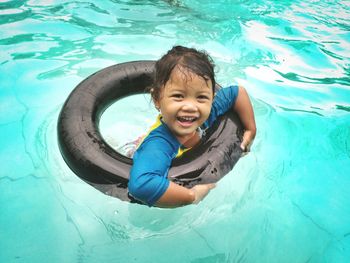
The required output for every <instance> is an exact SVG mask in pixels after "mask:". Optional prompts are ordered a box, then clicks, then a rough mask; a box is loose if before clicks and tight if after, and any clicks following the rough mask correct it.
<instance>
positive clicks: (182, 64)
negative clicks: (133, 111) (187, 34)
mask: <svg viewBox="0 0 350 263" xmlns="http://www.w3.org/2000/svg"><path fill="white" fill-rule="evenodd" d="M176 67H179V68H181V69H184V70H188V71H189V72H191V73H194V74H196V75H198V76H200V77H202V78H203V79H204V80H205V81H206V82H208V81H211V84H212V88H213V94H214V92H215V76H214V63H213V60H212V58H211V57H210V56H209V55H208V54H207V53H206V52H205V51H198V50H196V49H194V48H187V47H183V46H174V47H173V48H172V49H171V50H169V51H168V53H166V54H165V55H164V56H163V57H161V58H160V59H159V60H158V61H157V62H156V66H155V76H154V85H153V87H152V92H151V93H152V98H153V99H154V100H158V99H159V94H160V91H161V89H162V88H163V87H164V85H165V84H166V83H167V81H168V80H169V78H170V75H171V73H172V71H173V69H175V68H176Z"/></svg>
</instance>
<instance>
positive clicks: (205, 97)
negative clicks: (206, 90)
mask: <svg viewBox="0 0 350 263" xmlns="http://www.w3.org/2000/svg"><path fill="white" fill-rule="evenodd" d="M197 98H198V100H200V101H205V100H209V97H208V96H206V95H199V96H198V97H197Z"/></svg>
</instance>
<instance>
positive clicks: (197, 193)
mask: <svg viewBox="0 0 350 263" xmlns="http://www.w3.org/2000/svg"><path fill="white" fill-rule="evenodd" d="M214 187H215V184H198V185H195V186H193V187H192V188H191V190H192V191H193V193H194V201H193V204H198V203H199V202H200V201H202V200H203V198H204V197H205V196H206V195H207V194H208V193H209V191H210V190H211V189H213V188H214Z"/></svg>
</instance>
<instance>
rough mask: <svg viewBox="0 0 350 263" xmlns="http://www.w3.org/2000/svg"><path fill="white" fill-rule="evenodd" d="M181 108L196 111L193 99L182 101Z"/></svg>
mask: <svg viewBox="0 0 350 263" xmlns="http://www.w3.org/2000/svg"><path fill="white" fill-rule="evenodd" d="M182 110H184V111H197V110H198V108H197V105H196V104H195V103H193V101H190V100H188V101H184V104H183V105H182Z"/></svg>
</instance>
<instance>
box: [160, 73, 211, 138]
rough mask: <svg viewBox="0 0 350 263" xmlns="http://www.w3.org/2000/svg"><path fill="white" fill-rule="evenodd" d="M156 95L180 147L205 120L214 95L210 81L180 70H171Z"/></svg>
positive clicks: (164, 118)
mask: <svg viewBox="0 0 350 263" xmlns="http://www.w3.org/2000/svg"><path fill="white" fill-rule="evenodd" d="M159 95H160V96H159V99H158V100H157V101H155V105H156V107H157V108H158V109H159V110H160V112H161V114H162V120H163V122H164V123H166V124H167V126H168V127H169V129H170V130H171V131H172V132H173V134H174V135H175V136H176V138H177V139H178V140H179V142H180V143H182V144H183V143H184V142H186V141H187V140H189V139H190V138H191V137H192V136H193V135H194V134H195V132H196V129H197V128H198V127H199V126H201V125H202V124H203V122H204V121H206V120H207V118H208V117H209V114H210V110H211V105H212V102H213V96H214V94H213V89H212V83H211V81H205V80H204V79H203V78H202V77H200V76H198V75H196V74H194V73H191V72H189V71H188V70H183V69H182V68H175V69H174V70H173V71H172V73H171V75H170V78H169V80H168V81H167V83H166V84H165V85H164V87H163V88H162V90H161V92H160V94H159Z"/></svg>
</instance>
